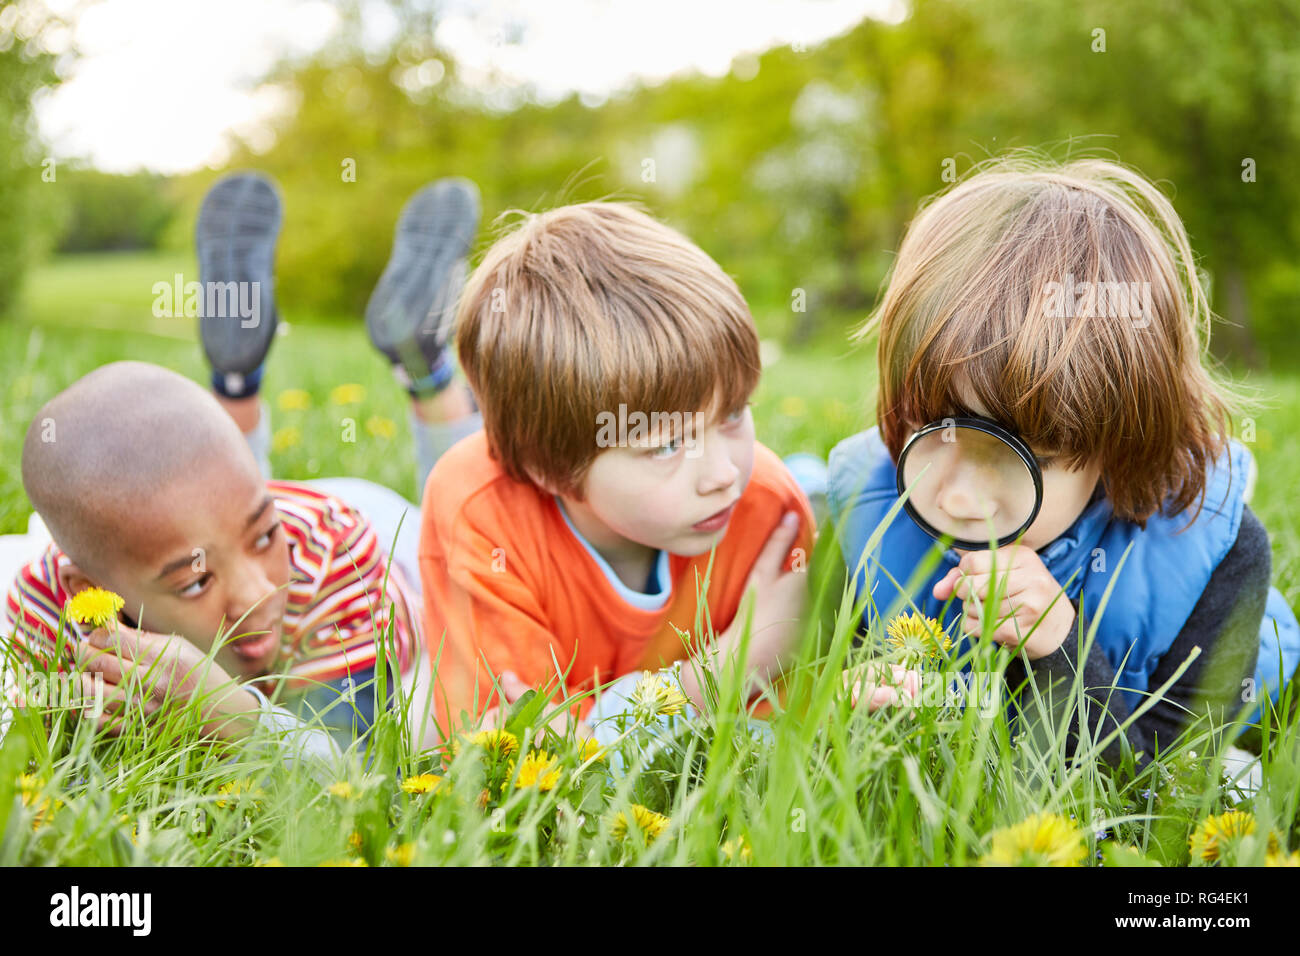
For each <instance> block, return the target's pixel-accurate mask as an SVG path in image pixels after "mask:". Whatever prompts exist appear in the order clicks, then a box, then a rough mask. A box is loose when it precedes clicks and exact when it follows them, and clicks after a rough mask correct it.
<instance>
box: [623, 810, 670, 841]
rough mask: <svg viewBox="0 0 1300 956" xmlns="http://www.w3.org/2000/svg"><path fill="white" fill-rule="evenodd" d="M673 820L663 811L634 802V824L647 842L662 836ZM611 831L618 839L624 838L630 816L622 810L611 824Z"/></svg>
mask: <svg viewBox="0 0 1300 956" xmlns="http://www.w3.org/2000/svg"><path fill="white" fill-rule="evenodd" d="M671 822H672V821H671V820H670V819H669V818H668V817H666V816H664V815H663V814H662V813H655V812H654V811H653V810H651V809H649V808H647V807H643V806H641V804H639V803H634V804H632V824H633V825H634V826H635V827H636V828H637V829H638V830H640V831H641V832H642V833H643V834H644V835H645V841H646V842H647V843H649V842H650V841H652V840H654V839H657V838H658V837H660V836H662V835H663V832H664V831H665V830H667V829H668V824H669V823H671ZM609 832H610V835H611V836H613V837H614V839H616V840H622V839H624V838H625V837H626V836H627V832H628V817H627V814H626V813H624V812H623V811H622V810H620V811H619V812H618V813H616V814H615V815H614V822H613V824H612V825H611V826H610V828H609Z"/></svg>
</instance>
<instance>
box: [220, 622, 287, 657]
mask: <svg viewBox="0 0 1300 956" xmlns="http://www.w3.org/2000/svg"><path fill="white" fill-rule="evenodd" d="M279 640H280V635H279V634H277V633H276V630H275V629H274V628H270V629H268V631H267V632H266V633H263V634H249V635H248V636H246V637H239V638H236V639H234V640H232V641H230V642H229V644H227V646H228V647H229V648H230V650H231V652H232V653H233V654H234V655H235V656H236V657H238V658H239V659H240V660H245V661H261V660H264V659H265V658H266V657H267V656H268V655H269V654H270V653H271V651H273V650H274V649H275V647H276V645H277V643H278V642H279Z"/></svg>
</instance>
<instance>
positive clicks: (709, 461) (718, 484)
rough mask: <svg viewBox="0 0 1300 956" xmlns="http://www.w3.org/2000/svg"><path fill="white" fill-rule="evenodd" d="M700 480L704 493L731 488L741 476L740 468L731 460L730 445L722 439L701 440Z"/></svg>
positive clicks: (701, 489)
mask: <svg viewBox="0 0 1300 956" xmlns="http://www.w3.org/2000/svg"><path fill="white" fill-rule="evenodd" d="M699 450H700V481H699V486H698V490H699V493H700V494H702V495H706V494H709V493H711V492H714V491H722V490H725V489H727V488H730V487H731V486H732V485H734V484H735V483H736V480H737V479H738V478H739V477H740V469H739V468H737V467H736V463H735V462H734V461H732V460H731V455H730V454H729V453H728V445H727V443H726V442H725V441H722V440H721V439H717V438H714V439H712V440H709V439H701V440H700V446H699Z"/></svg>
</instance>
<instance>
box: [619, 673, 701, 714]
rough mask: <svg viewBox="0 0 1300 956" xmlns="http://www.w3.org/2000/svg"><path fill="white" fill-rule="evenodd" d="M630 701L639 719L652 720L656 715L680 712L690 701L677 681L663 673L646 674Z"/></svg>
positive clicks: (638, 683) (633, 691) (633, 711)
mask: <svg viewBox="0 0 1300 956" xmlns="http://www.w3.org/2000/svg"><path fill="white" fill-rule="evenodd" d="M628 703H630V704H631V705H632V713H633V714H634V715H635V716H636V718H637V719H638V720H641V721H647V722H648V721H651V720H654V719H655V718H656V717H671V716H673V715H675V714H680V713H681V712H682V710H683V709H684V708H685V707H686V705H687V704H689V703H690V701H689V700H687V699H686V695H685V694H683V693H682V690H681V688H680V687H679V686H677V684H676V682H675V681H672V680H669V679H668V678H667V677H665V676H664V675H663V674H657V673H652V674H646V676H645V677H642V678H641V680H640V681H638V682H637V685H636V687H635V688H634V689H633V690H632V694H631V696H630V697H629V698H628Z"/></svg>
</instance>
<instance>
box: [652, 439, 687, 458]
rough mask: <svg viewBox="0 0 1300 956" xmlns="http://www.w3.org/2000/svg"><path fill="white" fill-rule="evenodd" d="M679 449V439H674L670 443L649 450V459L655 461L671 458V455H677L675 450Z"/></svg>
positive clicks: (680, 442)
mask: <svg viewBox="0 0 1300 956" xmlns="http://www.w3.org/2000/svg"><path fill="white" fill-rule="evenodd" d="M681 447H682V440H681V438H674V439H672V440H671V441H668V442H665V443H664V444H662V445H658V446H656V447H654V448H652V449H650V457H651V458H654V459H656V460H663V459H667V458H671V457H673V455H675V454H677V450H678V449H679V448H681Z"/></svg>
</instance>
